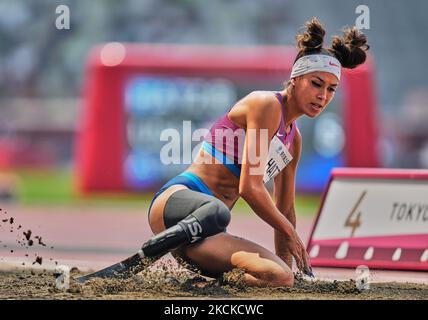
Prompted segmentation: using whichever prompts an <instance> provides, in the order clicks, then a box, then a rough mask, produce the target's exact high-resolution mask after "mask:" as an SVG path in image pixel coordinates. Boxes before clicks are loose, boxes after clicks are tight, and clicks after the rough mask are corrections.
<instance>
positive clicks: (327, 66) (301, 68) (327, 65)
mask: <svg viewBox="0 0 428 320" xmlns="http://www.w3.org/2000/svg"><path fill="white" fill-rule="evenodd" d="M340 67H341V65H340V62H339V60H337V59H336V58H335V57H332V56H329V55H326V54H311V55H307V56H303V57H301V58H299V59H298V60H297V61H296V62H295V63H294V65H293V69H292V70H291V76H290V78H294V77H298V76H301V75H304V74H307V73H310V72H315V71H324V72H328V73H331V74H333V75H335V76H336V77H337V79H338V80H340Z"/></svg>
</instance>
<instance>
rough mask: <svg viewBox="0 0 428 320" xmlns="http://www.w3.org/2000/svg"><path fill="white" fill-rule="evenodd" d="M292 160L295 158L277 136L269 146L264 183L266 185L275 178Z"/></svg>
mask: <svg viewBox="0 0 428 320" xmlns="http://www.w3.org/2000/svg"><path fill="white" fill-rule="evenodd" d="M291 160H293V156H292V155H291V154H290V152H289V151H288V149H287V147H286V146H285V145H284V144H283V143H282V141H281V140H280V139H279V138H278V137H277V136H276V135H275V136H274V137H273V138H272V141H271V142H270V145H269V157H268V162H267V165H266V169H265V173H264V176H263V182H264V183H266V182H268V181H269V180H270V179H272V178H275V177H276V176H277V175H278V173H280V172H281V170H282V169H284V168H285V167H286V166H287V165H288V164H289V163H290V161H291Z"/></svg>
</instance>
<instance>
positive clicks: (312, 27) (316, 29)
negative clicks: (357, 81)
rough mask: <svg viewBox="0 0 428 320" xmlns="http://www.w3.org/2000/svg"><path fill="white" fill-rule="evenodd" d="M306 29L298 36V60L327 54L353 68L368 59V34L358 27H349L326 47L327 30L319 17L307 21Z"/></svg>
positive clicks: (344, 65)
mask: <svg viewBox="0 0 428 320" xmlns="http://www.w3.org/2000/svg"><path fill="white" fill-rule="evenodd" d="M305 27H306V30H305V31H304V33H303V34H298V35H297V36H296V42H297V48H298V50H299V53H298V54H297V57H296V60H297V59H299V58H301V57H303V56H306V55H310V54H319V53H322V54H327V55H330V56H333V57H335V58H336V59H337V60H339V62H340V64H341V65H342V67H343V68H348V69H353V68H355V67H356V66H358V65H360V64H362V63H364V62H365V61H366V51H367V50H369V48H370V46H369V45H368V44H367V38H366V36H365V35H364V34H363V33H362V32H361V31H360V30H358V29H357V28H356V27H347V28H345V29H344V30H343V35H342V37H339V36H334V37H333V41H332V44H331V47H330V48H324V47H323V42H324V36H325V30H324V28H323V26H322V25H321V23H320V22H319V21H318V19H317V18H315V17H314V18H312V19H311V20H310V21H308V22H306V23H305ZM296 60H295V61H296Z"/></svg>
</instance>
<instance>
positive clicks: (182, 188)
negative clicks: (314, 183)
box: [140, 18, 369, 286]
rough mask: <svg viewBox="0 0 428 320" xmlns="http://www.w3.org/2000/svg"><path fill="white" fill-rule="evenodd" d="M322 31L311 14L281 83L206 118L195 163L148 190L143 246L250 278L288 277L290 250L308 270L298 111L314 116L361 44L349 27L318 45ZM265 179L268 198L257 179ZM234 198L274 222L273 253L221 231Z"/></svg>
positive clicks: (253, 281)
mask: <svg viewBox="0 0 428 320" xmlns="http://www.w3.org/2000/svg"><path fill="white" fill-rule="evenodd" d="M324 35H325V31H324V29H323V27H322V26H321V24H320V23H319V22H318V21H317V19H315V18H313V19H312V20H311V21H309V22H307V23H306V31H305V32H304V33H303V34H299V35H297V37H296V39H297V47H298V49H299V52H298V54H297V57H296V60H295V62H294V65H293V68H292V72H291V77H290V80H289V81H288V83H287V85H286V87H285V88H284V89H283V90H282V91H281V92H269V91H255V92H252V93H250V94H249V95H247V96H246V97H244V98H243V99H241V100H240V101H238V102H237V103H236V104H235V105H234V106H233V107H232V108H231V109H230V110H229V111H228V112H227V113H226V114H225V115H224V116H223V117H221V118H219V119H218V120H217V121H216V122H215V123H214V125H213V127H212V128H211V130H210V133H209V134H208V135H207V136H206V137H205V141H204V142H203V144H202V148H201V150H200V151H199V154H198V156H197V158H196V159H195V161H194V163H193V164H192V165H191V166H190V167H189V168H188V169H187V170H186V171H185V172H183V173H182V174H180V175H179V176H177V177H175V178H173V179H172V180H170V181H169V182H168V183H167V184H165V185H164V186H163V187H162V188H161V189H160V190H159V192H157V193H156V195H155V197H154V199H153V201H152V203H151V206H150V210H149V223H150V227H151V229H152V231H153V232H154V233H155V234H156V235H155V236H154V237H153V238H152V239H150V240H149V241H148V242H146V243H145V244H144V245H143V247H142V249H141V251H140V253H141V255H143V256H147V257H156V256H161V255H163V254H164V253H166V252H168V251H171V250H173V252H172V253H173V254H174V255H176V256H180V257H182V258H183V259H184V260H186V261H188V262H190V263H192V264H194V265H196V266H197V267H198V268H200V270H201V271H202V274H205V275H208V276H215V275H219V274H221V273H223V272H227V271H230V270H232V269H233V268H236V267H239V268H242V269H244V270H245V282H246V284H247V285H250V286H292V285H293V281H294V276H293V273H292V270H291V268H292V257H294V258H295V260H296V265H297V267H298V269H299V270H301V271H303V272H305V273H310V272H311V268H310V265H309V258H308V255H307V252H306V250H305V246H304V244H303V242H302V241H301V239H300V238H299V235H298V234H297V232H296V229H295V227H296V215H295V209H294V200H295V176H296V169H297V164H298V161H299V158H300V153H301V144H302V142H301V140H302V139H301V135H300V133H299V130H298V128H297V126H296V119H298V118H299V117H301V116H303V115H306V116H308V117H310V118H314V117H316V116H318V115H319V114H320V113H321V112H322V111H323V110H324V109H325V108H326V107H327V105H328V104H329V103H330V101H331V100H332V98H333V96H334V93H335V90H336V88H337V86H338V85H339V80H340V74H341V68H354V67H356V66H358V65H359V64H362V63H363V62H364V61H365V59H366V51H367V50H368V48H369V46H368V45H367V41H366V37H365V36H364V34H362V33H361V32H360V31H359V30H358V29H356V28H347V29H345V31H344V35H343V37H338V36H336V37H334V38H333V41H332V44H331V47H330V48H323V38H324ZM263 129H264V130H263ZM225 132H226V134H225ZM263 132H264V133H266V134H265V135H263ZM227 133H228V134H227ZM236 138H238V139H236ZM239 138H243V141H244V143H243V144H241V145H239V143H237V140H238V141H239ZM264 138H265V139H267V141H264V140H263V139H264ZM266 146H267V147H266ZM254 155H258V158H257V159H258V161H254V159H255V158H254ZM257 159H256V160H257ZM207 160H209V161H207ZM260 167H262V168H265V170H262V171H260V170H258V169H260ZM270 178H274V196H275V199H276V203H274V202H273V201H272V199H271V197H270V195H269V193H268V191H267V189H266V187H265V183H266V182H267V181H268V180H269V179H270ZM239 197H242V198H243V199H244V200H245V201H246V202H247V203H248V204H249V205H250V207H251V208H252V209H253V210H254V212H255V213H256V214H257V215H258V216H259V217H260V218H261V219H263V220H264V221H265V222H267V223H268V224H269V225H270V226H271V227H272V228H273V229H274V238H275V250H276V254H274V253H272V252H270V251H269V250H267V249H265V248H263V247H262V246H260V245H258V244H256V243H253V242H251V241H249V240H246V239H242V238H238V237H235V236H233V235H231V234H229V233H227V232H226V227H227V225H228V224H229V221H230V218H231V215H230V210H231V209H232V207H233V205H234V204H235V202H236V201H237V200H238V198H239Z"/></svg>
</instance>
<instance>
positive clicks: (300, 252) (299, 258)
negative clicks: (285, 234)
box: [289, 229, 313, 277]
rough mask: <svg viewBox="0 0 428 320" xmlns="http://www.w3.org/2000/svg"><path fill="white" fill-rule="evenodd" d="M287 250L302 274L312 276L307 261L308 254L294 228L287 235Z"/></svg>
mask: <svg viewBox="0 0 428 320" xmlns="http://www.w3.org/2000/svg"><path fill="white" fill-rule="evenodd" d="M289 250H290V253H291V254H292V255H293V257H294V259H295V260H296V265H297V268H298V269H299V270H300V271H302V272H303V273H304V274H306V275H309V276H312V277H313V274H312V268H311V266H310V263H309V255H308V253H307V252H306V249H305V245H304V244H303V241H302V240H301V239H300V237H299V235H298V234H297V232H296V230H295V229H293V232H292V233H291V235H289Z"/></svg>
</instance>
